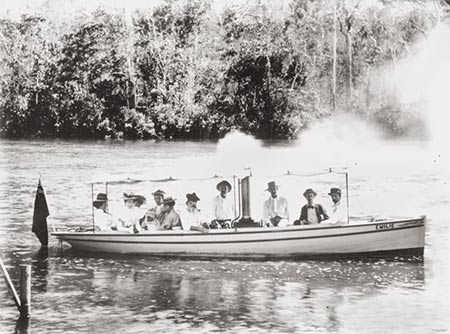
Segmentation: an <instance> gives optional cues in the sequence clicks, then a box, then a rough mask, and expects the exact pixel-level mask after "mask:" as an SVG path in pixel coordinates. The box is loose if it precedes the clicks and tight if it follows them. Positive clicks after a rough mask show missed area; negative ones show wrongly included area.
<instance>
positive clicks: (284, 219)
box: [262, 181, 289, 226]
mask: <svg viewBox="0 0 450 334" xmlns="http://www.w3.org/2000/svg"><path fill="white" fill-rule="evenodd" d="M266 191H268V192H269V193H270V197H269V198H268V199H267V200H266V201H265V202H264V206H263V217H262V220H263V223H264V225H266V226H286V225H287V224H288V223H289V210H288V203H287V200H286V199H285V198H284V197H281V196H279V195H278V194H277V191H278V186H277V184H276V183H275V181H270V182H269V183H267V189H266Z"/></svg>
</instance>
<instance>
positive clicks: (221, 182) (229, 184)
mask: <svg viewBox="0 0 450 334" xmlns="http://www.w3.org/2000/svg"><path fill="white" fill-rule="evenodd" d="M222 185H225V186H227V188H228V190H227V192H228V193H229V192H230V191H231V183H230V182H228V181H227V180H222V181H220V182H219V183H217V185H216V189H217V190H220V187H221V186H222Z"/></svg>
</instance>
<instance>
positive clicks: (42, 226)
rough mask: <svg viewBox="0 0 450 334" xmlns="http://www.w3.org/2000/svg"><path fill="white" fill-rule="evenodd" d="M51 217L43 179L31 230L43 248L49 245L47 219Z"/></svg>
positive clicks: (39, 188) (39, 187)
mask: <svg viewBox="0 0 450 334" xmlns="http://www.w3.org/2000/svg"><path fill="white" fill-rule="evenodd" d="M48 215H49V212H48V206H47V200H46V199H45V193H44V188H42V185H41V179H39V184H38V187H37V191H36V198H35V200H34V213H33V228H32V229H31V231H32V232H34V234H36V236H37V237H38V239H39V241H40V242H41V245H42V246H45V247H47V245H48V229H47V217H48Z"/></svg>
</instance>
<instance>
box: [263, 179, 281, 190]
mask: <svg viewBox="0 0 450 334" xmlns="http://www.w3.org/2000/svg"><path fill="white" fill-rule="evenodd" d="M274 187H275V188H276V189H278V186H277V184H276V183H275V181H270V182H269V183H267V189H266V191H269V189H270V188H274Z"/></svg>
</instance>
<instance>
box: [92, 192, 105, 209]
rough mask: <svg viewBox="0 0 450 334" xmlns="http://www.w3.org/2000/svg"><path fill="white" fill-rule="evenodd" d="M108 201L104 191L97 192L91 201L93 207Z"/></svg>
mask: <svg viewBox="0 0 450 334" xmlns="http://www.w3.org/2000/svg"><path fill="white" fill-rule="evenodd" d="M106 202H108V196H107V195H106V194H104V193H98V194H97V199H96V200H95V201H94V202H93V203H92V204H93V205H94V206H95V207H98V206H100V205H102V204H103V203H106Z"/></svg>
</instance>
